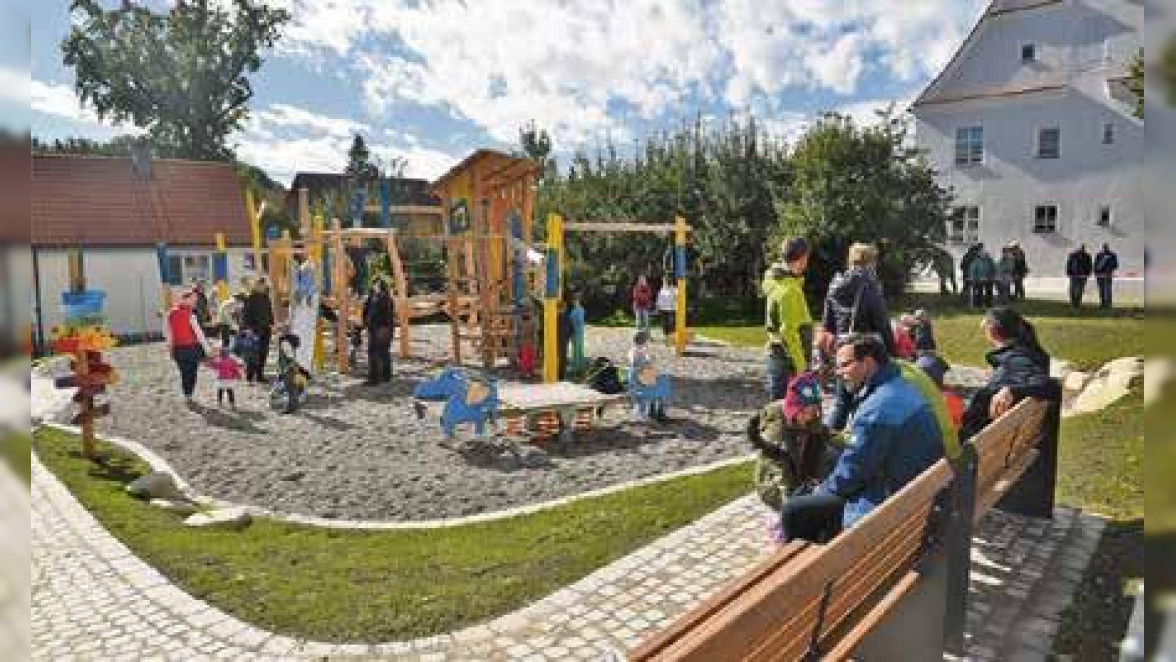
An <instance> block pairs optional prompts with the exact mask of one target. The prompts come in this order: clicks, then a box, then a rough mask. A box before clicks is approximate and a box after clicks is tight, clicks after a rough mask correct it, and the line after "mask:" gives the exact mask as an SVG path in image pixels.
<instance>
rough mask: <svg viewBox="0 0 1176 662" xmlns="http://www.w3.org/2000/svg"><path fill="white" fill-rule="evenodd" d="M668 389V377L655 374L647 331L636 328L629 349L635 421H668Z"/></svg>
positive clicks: (630, 387)
mask: <svg viewBox="0 0 1176 662" xmlns="http://www.w3.org/2000/svg"><path fill="white" fill-rule="evenodd" d="M669 390H670V385H669V377H667V376H666V375H659V374H658V372H657V367H656V366H654V364H653V355H652V354H651V353H650V351H649V332H648V331H644V330H643V331H638V332H637V333H635V334H633V347H632V348H631V349H630V350H629V392H630V393H632V394H633V414H634V416H636V418H637V420H639V421H648V420H650V419H652V420H654V421H657V422H659V423H664V422H666V421H668V420H669V419H668V417H667V416H666V400H667V399H668V398H669Z"/></svg>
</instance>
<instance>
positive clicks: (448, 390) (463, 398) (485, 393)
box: [412, 368, 500, 439]
mask: <svg viewBox="0 0 1176 662" xmlns="http://www.w3.org/2000/svg"><path fill="white" fill-rule="evenodd" d="M412 396H413V398H415V399H416V400H417V402H415V403H414V406H415V407H416V410H417V416H418V417H422V418H423V417H424V404H423V403H422V402H421V401H427V402H444V403H445V408H444V409H443V410H442V411H441V429H442V430H443V431H444V432H445V436H446V437H448V438H450V439H452V438H453V436H454V432H455V431H456V427H457V424H458V423H473V424H474V433H475V434H477V435H478V436H481V435H482V434H483V432H485V430H486V421H487V420H489V421H490V422H491V423H494V422H495V421H496V419H497V416H498V406H499V404H500V401H499V399H498V383H497V382H496V381H494V380H493V379H483V378H480V377H475V376H472V375H470V374H469V373H468V372H467V371H465V370H462V369H460V368H446V369H445V370H443V371H441V374H440V375H438V376H437V377H436V378H435V379H432V380H429V381H424V382H421V383H420V384H417V387H416V388H415V389H413V392H412Z"/></svg>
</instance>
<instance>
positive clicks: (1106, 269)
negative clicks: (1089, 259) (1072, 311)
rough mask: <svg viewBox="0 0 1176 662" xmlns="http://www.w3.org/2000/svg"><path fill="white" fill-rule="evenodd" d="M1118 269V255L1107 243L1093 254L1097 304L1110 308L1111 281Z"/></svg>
mask: <svg viewBox="0 0 1176 662" xmlns="http://www.w3.org/2000/svg"><path fill="white" fill-rule="evenodd" d="M1118 269H1119V256H1118V255H1115V251H1113V250H1111V247H1110V246H1109V245H1107V244H1103V245H1102V250H1101V251H1099V252H1098V255H1095V256H1094V282H1095V284H1096V285H1098V305H1099V306H1100V307H1102V308H1110V307H1111V305H1112V298H1113V297H1112V294H1113V293H1112V291H1111V290H1112V283H1113V282H1114V279H1115V271H1117V270H1118Z"/></svg>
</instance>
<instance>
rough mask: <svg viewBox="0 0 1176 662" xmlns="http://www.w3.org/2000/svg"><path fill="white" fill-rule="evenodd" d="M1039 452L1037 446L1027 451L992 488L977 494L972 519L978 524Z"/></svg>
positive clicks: (1014, 483)
mask: <svg viewBox="0 0 1176 662" xmlns="http://www.w3.org/2000/svg"><path fill="white" fill-rule="evenodd" d="M1038 453H1039V451H1038V450H1037V449H1036V448H1031V449H1029V450H1027V451H1025V453H1024V455H1022V456H1021V457H1020V458H1019V459H1017V460H1016V462H1014V463H1013V465H1012V466H1011V467H1009V468H1008V469H1007V470H1006V472H1005V473H1004V474H1003V475H1001V476H1000V478H999V479H998V480H997V481H996V482H995V483H994V484H993V485H992V487H991V488H989V489H987V490H985V491H984V492H979V493H978V494H977V497H976V514H975V517H974V518H973V520H972V521H973V522H974V523H977V524H978V523H979V522H980V520H981V519H983V518H984V516H985V515H987V514H988V511H989V510H991V509H992V507H993V506H995V505H996V502H997V501H1000V498H1001V497H1002V496H1004V495H1005V494H1006V493H1008V491H1009V490H1011V489H1012V488H1013V485H1016V484H1017V481H1018V480H1020V479H1021V476H1023V475H1024V474H1025V472H1026V471H1028V470H1029V466H1030V465H1032V464H1033V461H1034V460H1036V459H1037V455H1038Z"/></svg>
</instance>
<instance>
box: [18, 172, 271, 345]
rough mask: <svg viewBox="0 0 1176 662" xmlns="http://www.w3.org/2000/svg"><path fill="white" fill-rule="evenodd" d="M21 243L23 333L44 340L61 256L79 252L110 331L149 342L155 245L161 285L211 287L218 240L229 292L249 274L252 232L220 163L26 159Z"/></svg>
mask: <svg viewBox="0 0 1176 662" xmlns="http://www.w3.org/2000/svg"><path fill="white" fill-rule="evenodd" d="M30 220H31V225H30V230H31V233H30V235H31V236H30V239H31V242H30V244H31V247H32V252H31V253H32V265H31V269H30V271H31V273H32V276H33V282H32V288H31V289H32V294H33V297H32V298H33V302H34V306H33V320H32V322H33V335H34V338H36V339H38V340H40V339H48V334H49V333H50V330H51V329H52V328H53V326H55V325H57V324H59V323H60V322H61V319H62V316H61V295H62V293H63V292H65V291H67V290H68V289H69V258H68V254H69V250H70V249H71V248H75V247H76V248H80V249H81V251H82V261H83V265H84V274H85V278H86V286H87V289H94V290H103V291H105V292H106V296H107V298H106V302H105V304H106V306H105V313H106V315H107V317H108V320H109V325H110V327H111V330H112V331H114V333H116V334H118V335H121V336H128V337H143V336H157V335H159V333H160V331H161V330H162V318H161V315H160V313H161V310H160V309H161V307H162V301H163V298H162V297H163V294H162V293H163V281H162V278H161V275H160V269H159V264H158V260H157V258H156V246H157V244H159V243H165V244H167V246H168V255H169V268H168V280H169V281H170V282H169V285H171V286H173V287H179V286H182V285H183V286H186V285H190V284H191V283H192V282H193V281H194V280H195V279H204V280H207V281H208V282H209V283H210V284H211V283H212V277H213V267H212V258H213V253H214V248H215V241H216V233H218V232H223V233H224V234H225V239H226V244H227V248H228V250H227V253H228V271H229V273H228V276H229V283H230V285H231V286H232V285H236V284H237V283H238V281H239V279H240V277H241V276H244V275H246V274H248V273H252V266H253V265H252V260H253V255H252V251H251V249H250V246H251V245H252V232H251V230H250V226H249V220H248V215H247V212H246V209H245V198H244V193H243V190H242V188H241V184H240V181H239V180H238V179H237V175H236V173H235V172H234V171H233V169H232V167H231V166H230V165H229V164H227V163H205V162H196V161H181V160H172V159H160V160H155V161H150V162H149V163H147V162H143V163H141V164H140V166H139V167H135V166H133V165H132V160H131V159H129V158H106V157H93V156H41V155H38V156H34V157H33V163H32V199H31V210H30Z"/></svg>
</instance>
